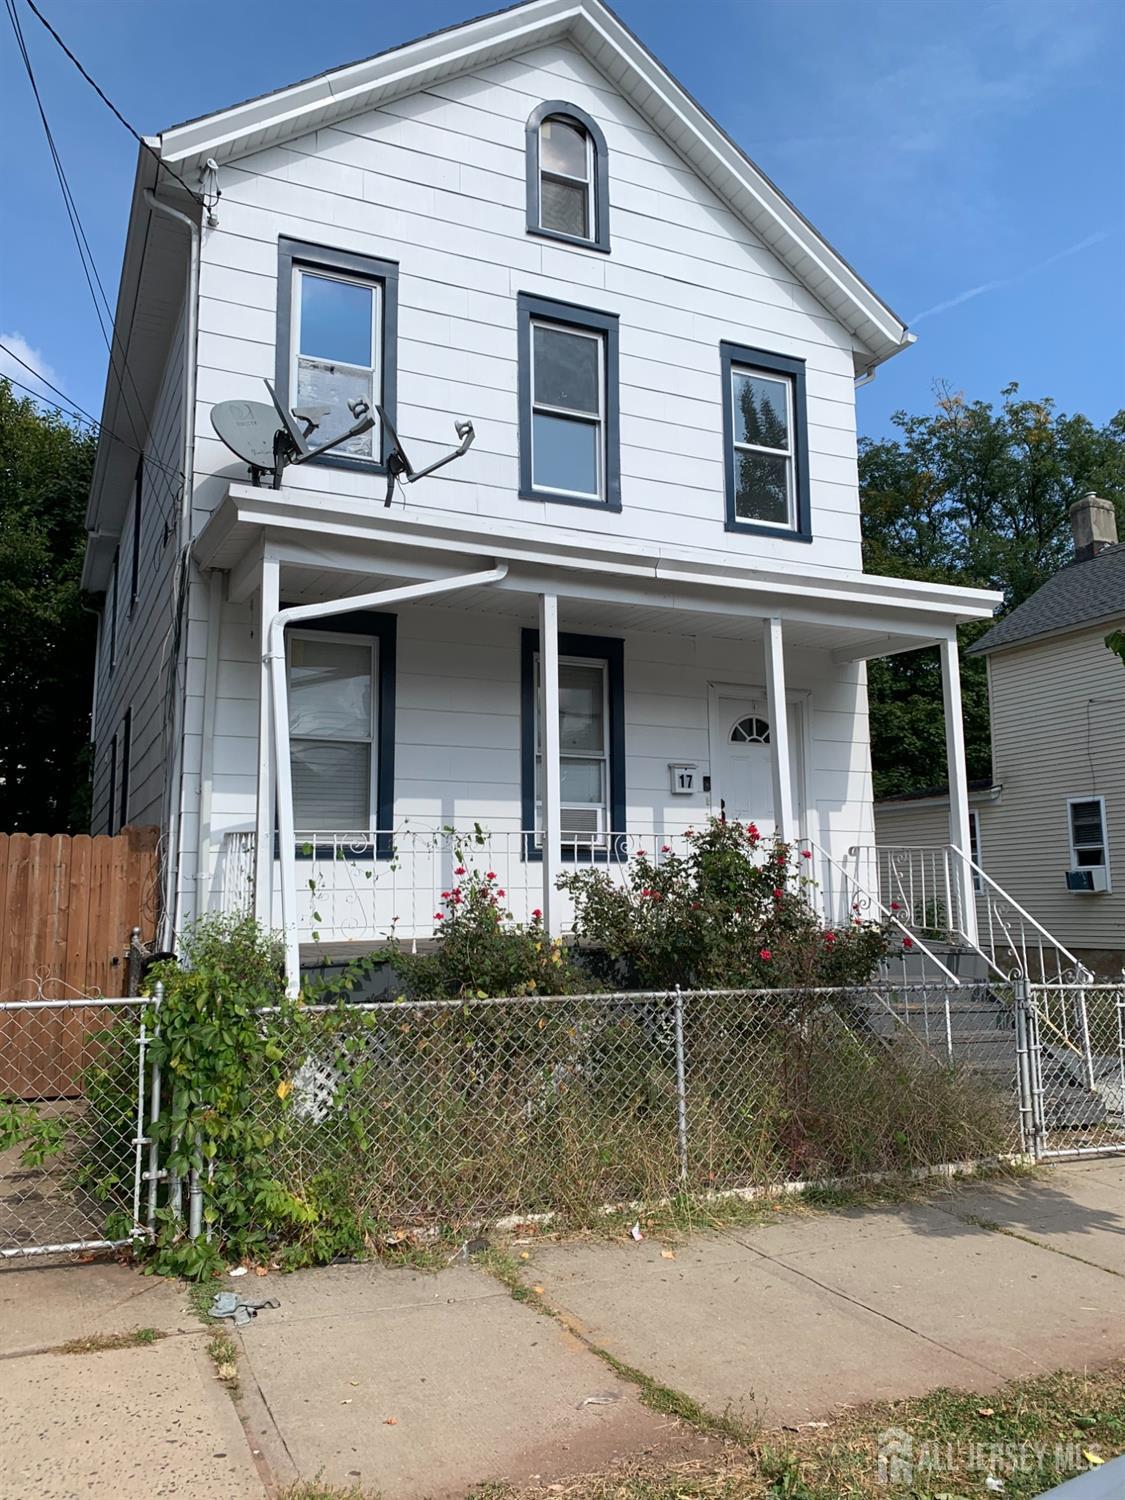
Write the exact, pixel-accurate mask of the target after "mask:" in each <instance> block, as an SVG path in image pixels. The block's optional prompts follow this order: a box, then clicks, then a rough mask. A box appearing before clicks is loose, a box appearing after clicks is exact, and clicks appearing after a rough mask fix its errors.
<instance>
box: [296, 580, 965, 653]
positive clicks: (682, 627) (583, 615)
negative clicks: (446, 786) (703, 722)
mask: <svg viewBox="0 0 1125 1500" xmlns="http://www.w3.org/2000/svg"><path fill="white" fill-rule="evenodd" d="M402 581H403V579H402V574H400V573H392V572H381V573H359V572H350V573H349V572H341V571H337V570H335V569H325V568H320V567H316V566H309V567H304V566H301V565H300V564H297V563H283V564H282V566H281V598H282V602H283V603H284V604H318V603H320V602H322V601H323V600H327V599H345V598H350V597H355V596H358V595H362V594H368V593H372V592H374V591H375V590H377V589H384V588H386V589H391V588H397V587H399V586H400V585H401V584H402ZM516 581H517V583H518V579H517V580H516ZM400 608H407V609H429V610H444V611H446V612H449V611H458V610H471V611H472V612H473V613H476V614H486V615H499V616H503V617H505V618H507V619H511V620H514V621H516V622H518V623H519V624H520V625H527V626H537V625H538V623H539V614H538V596H537V594H536V593H534V592H531V591H529V590H527V589H520V588H518V587H504V586H503V585H500V586H497V585H493V586H491V587H488V588H476V589H465V590H464V592H461V593H457V594H453V595H451V596H449V597H448V598H446V599H443V600H441V601H439V602H437V603H432V604H428V603H426V602H424V601H420V602H419V603H417V604H410V605H406V606H400ZM559 629H560V630H575V631H582V632H586V633H589V634H592V635H620V634H622V633H623V632H627V631H637V632H641V633H643V634H651V635H677V636H702V637H707V638H716V639H723V640H735V641H750V642H760V641H761V640H762V632H763V620H762V617H761V616H760V615H753V614H737V613H733V612H732V613H718V612H715V611H713V610H701V609H692V608H690V607H689V606H687V605H684V604H676V605H671V606H669V605H666V604H664V605H659V604H642V603H625V602H620V601H613V600H605V599H583V598H573V597H570V596H569V595H568V594H566V592H565V585H564V584H561V583H560V585H559ZM934 639H935V637H934V636H933V635H925V634H918V635H917V636H902V635H900V636H896V637H894V638H893V643H892V640H891V638H890V637H888V638H887V644H886V649H887V650H889V651H896V652H897V651H908V650H913V649H914V648H915V647H919V646H927V645H932V644H933V642H934ZM785 644H786V646H787V647H790V648H792V649H794V650H802V649H807V650H815V651H825V650H832V651H835V652H837V653H838V654H839V655H841V657H848V658H851V659H855V658H856V653H857V652H859V651H861V650H866V648H867V647H868V646H870V645H872V636H871V631H870V629H866V630H865V629H860V628H851V629H849V628H848V627H846V626H843V625H840V624H831V625H829V624H826V623H816V622H813V621H806V620H791V619H786V621H785Z"/></svg>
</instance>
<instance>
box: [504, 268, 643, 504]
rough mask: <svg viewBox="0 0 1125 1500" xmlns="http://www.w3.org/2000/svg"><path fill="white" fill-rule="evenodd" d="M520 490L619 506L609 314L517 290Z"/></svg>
mask: <svg viewBox="0 0 1125 1500" xmlns="http://www.w3.org/2000/svg"><path fill="white" fill-rule="evenodd" d="M518 316H519V410H520V495H521V497H522V498H523V499H524V500H553V501H558V502H559V503H561V504H563V505H593V506H597V507H598V508H599V509H603V510H620V509H621V458H620V438H619V425H620V417H619V409H618V389H617V386H618V346H617V315H616V314H615V313H603V312H596V311H594V310H593V309H592V308H587V307H573V306H571V305H570V304H569V303H566V302H555V301H553V300H552V299H550V298H547V297H533V296H530V295H529V294H528V293H526V292H521V293H520V294H519V298H518Z"/></svg>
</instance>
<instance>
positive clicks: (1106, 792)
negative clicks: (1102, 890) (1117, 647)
mask: <svg viewBox="0 0 1125 1500" xmlns="http://www.w3.org/2000/svg"><path fill="white" fill-rule="evenodd" d="M1118 625H1119V626H1125V608H1123V610H1122V614H1121V618H1120V620H1119V621H1118ZM1111 628H1112V627H1111V626H1110V625H1108V624H1107V625H1103V626H1099V627H1097V628H1096V629H1092V630H1077V631H1069V632H1067V633H1066V634H1064V635H1058V636H1054V637H1051V638H1050V639H1048V640H1045V641H1040V642H1032V643H1029V644H1028V645H1025V646H1018V647H1013V648H1012V649H1011V650H1008V651H998V652H995V653H994V654H992V655H991V656H990V657H989V701H990V704H991V710H992V763H993V779H994V780H995V781H997V782H998V783H1000V785H1001V786H1002V787H1003V791H1002V793H1001V796H1000V800H999V802H998V803H997V804H995V806H993V807H990V808H989V809H988V818H987V823H986V824H985V825H984V826H982V831H981V838H982V843H983V844H984V845H985V846H986V848H987V855H986V858H987V861H988V863H987V868H988V872H989V874H990V875H992V876H993V878H994V879H995V880H997V881H999V883H1000V884H1001V885H1002V886H1003V887H1004V888H1005V890H1008V891H1010V892H1011V894H1012V895H1013V896H1015V898H1016V899H1017V900H1018V901H1019V902H1020V903H1021V904H1022V905H1023V906H1025V907H1027V909H1028V910H1029V911H1030V912H1031V913H1032V915H1033V916H1035V917H1037V918H1038V920H1039V921H1040V922H1042V923H1043V925H1044V926H1045V927H1046V928H1047V929H1048V931H1049V932H1051V933H1052V934H1053V935H1054V936H1055V937H1056V938H1058V939H1059V941H1060V942H1063V943H1065V944H1066V946H1067V947H1068V948H1072V949H1073V948H1113V949H1123V950H1125V671H1123V670H1122V667H1121V662H1120V660H1119V659H1118V658H1117V657H1116V656H1114V655H1113V654H1112V652H1110V651H1107V650H1106V647H1105V645H1104V639H1105V636H1106V635H1107V634H1108V632H1109V631H1110V629H1111ZM1092 796H1104V797H1105V799H1106V818H1107V822H1108V825H1109V828H1108V832H1109V853H1110V872H1111V876H1112V878H1113V885H1114V890H1113V892H1112V894H1107V895H1098V896H1085V895H1076V894H1074V893H1073V892H1070V891H1067V890H1066V882H1065V878H1064V877H1065V872H1066V870H1067V869H1068V868H1069V866H1070V836H1069V828H1068V823H1067V806H1066V804H1067V798H1068V797H1092Z"/></svg>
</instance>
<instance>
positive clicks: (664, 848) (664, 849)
mask: <svg viewBox="0 0 1125 1500" xmlns="http://www.w3.org/2000/svg"><path fill="white" fill-rule="evenodd" d="M660 852H661V854H671V852H672V846H671V844H661V846H660Z"/></svg>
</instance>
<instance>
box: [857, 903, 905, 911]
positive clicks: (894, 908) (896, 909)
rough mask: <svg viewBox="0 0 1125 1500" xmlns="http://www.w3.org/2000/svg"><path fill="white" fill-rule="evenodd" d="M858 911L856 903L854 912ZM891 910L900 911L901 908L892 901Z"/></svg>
mask: <svg viewBox="0 0 1125 1500" xmlns="http://www.w3.org/2000/svg"><path fill="white" fill-rule="evenodd" d="M858 910H859V905H858V903H857V905H856V911H858ZM891 910H892V911H901V910H902V907H901V906H900V905H899V904H898V902H897V901H892V902H891Z"/></svg>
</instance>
